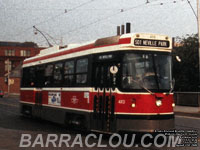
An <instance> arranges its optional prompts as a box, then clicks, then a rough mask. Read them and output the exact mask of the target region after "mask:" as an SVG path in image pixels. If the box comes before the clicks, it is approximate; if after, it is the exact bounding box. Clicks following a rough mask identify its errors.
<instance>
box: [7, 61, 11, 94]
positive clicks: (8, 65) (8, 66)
mask: <svg viewBox="0 0 200 150" xmlns="http://www.w3.org/2000/svg"><path fill="white" fill-rule="evenodd" d="M7 70H8V96H9V95H10V60H9V58H8V59H7Z"/></svg>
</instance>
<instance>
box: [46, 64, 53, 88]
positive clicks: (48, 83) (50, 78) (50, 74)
mask: <svg viewBox="0 0 200 150" xmlns="http://www.w3.org/2000/svg"><path fill="white" fill-rule="evenodd" d="M44 76H45V82H44V84H45V86H51V85H53V64H48V65H47V66H46V68H45V73H44Z"/></svg>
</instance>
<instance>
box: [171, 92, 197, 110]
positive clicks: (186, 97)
mask: <svg viewBox="0 0 200 150" xmlns="http://www.w3.org/2000/svg"><path fill="white" fill-rule="evenodd" d="M174 101H175V104H176V105H180V106H192V107H199V106H200V92H174Z"/></svg>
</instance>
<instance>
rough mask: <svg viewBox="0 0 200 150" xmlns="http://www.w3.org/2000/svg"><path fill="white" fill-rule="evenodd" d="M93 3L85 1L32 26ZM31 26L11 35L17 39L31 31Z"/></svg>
mask: <svg viewBox="0 0 200 150" xmlns="http://www.w3.org/2000/svg"><path fill="white" fill-rule="evenodd" d="M93 1H95V0H89V1H87V2H84V3H81V4H80V5H78V6H75V7H73V8H72V9H69V10H68V11H67V9H65V10H64V12H62V13H59V14H57V15H54V16H52V17H50V18H48V19H46V20H44V21H41V22H38V23H36V24H35V25H33V26H38V25H41V24H43V23H46V22H48V21H50V20H53V19H54V18H58V17H60V16H62V15H64V14H68V13H69V12H72V11H74V10H76V9H77V8H80V7H82V6H84V5H87V4H89V3H91V2H93ZM33 26H31V27H28V28H26V29H25V30H23V31H21V32H19V33H17V34H15V35H12V36H14V37H18V36H20V35H22V34H24V33H25V32H26V31H28V30H30V29H32V28H33Z"/></svg>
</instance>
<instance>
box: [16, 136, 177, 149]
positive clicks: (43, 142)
mask: <svg viewBox="0 0 200 150" xmlns="http://www.w3.org/2000/svg"><path fill="white" fill-rule="evenodd" d="M103 136H104V135H103V134H99V135H98V136H97V135H96V134H88V135H86V136H85V135H84V136H82V135H81V134H76V135H74V136H73V137H72V136H71V135H70V134H60V135H57V134H47V135H45V136H44V135H42V134H38V135H37V136H34V138H33V137H32V136H31V134H22V135H21V139H20V143H19V147H36V146H37V147H75V146H77V147H88V148H92V147H101V148H103V147H112V148H116V147H119V146H123V147H125V148H130V147H138V144H137V143H136V142H135V141H136V138H137V136H136V134H132V135H128V134H125V135H123V137H122V136H121V135H120V134H112V135H111V136H110V137H109V138H108V139H106V140H103ZM160 139H162V142H160ZM180 142H181V140H180V137H179V136H176V137H175V136H166V135H164V134H158V135H156V136H155V137H153V136H152V135H151V134H144V135H143V136H142V137H141V139H140V146H142V147H150V146H152V145H154V146H156V147H158V148H160V147H164V146H166V147H176V145H177V144H179V143H180Z"/></svg>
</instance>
